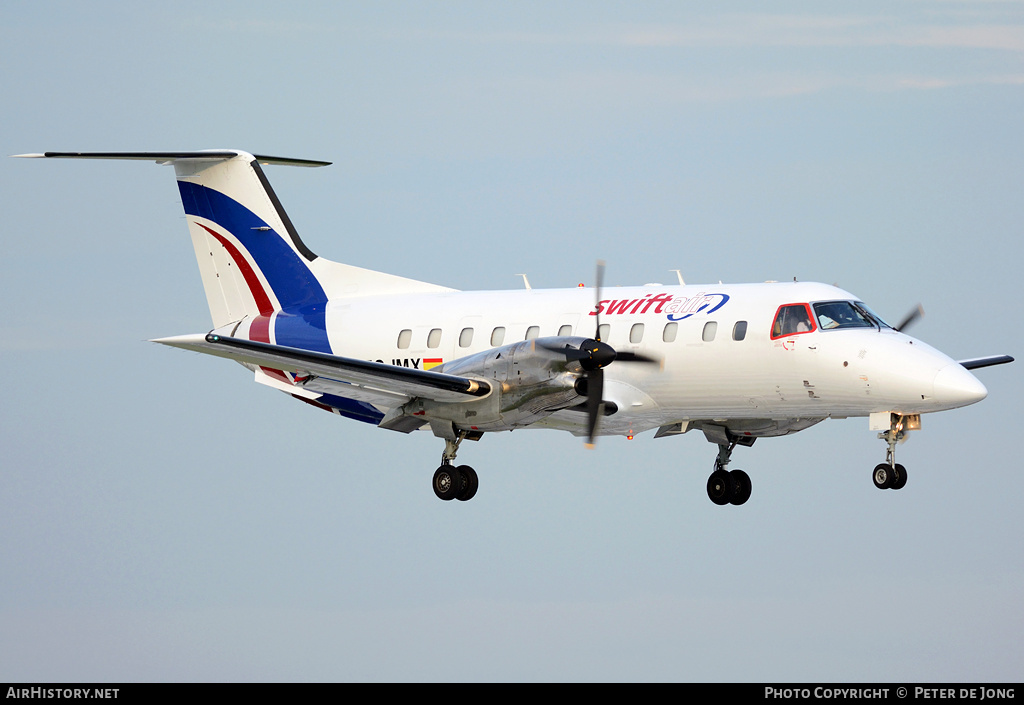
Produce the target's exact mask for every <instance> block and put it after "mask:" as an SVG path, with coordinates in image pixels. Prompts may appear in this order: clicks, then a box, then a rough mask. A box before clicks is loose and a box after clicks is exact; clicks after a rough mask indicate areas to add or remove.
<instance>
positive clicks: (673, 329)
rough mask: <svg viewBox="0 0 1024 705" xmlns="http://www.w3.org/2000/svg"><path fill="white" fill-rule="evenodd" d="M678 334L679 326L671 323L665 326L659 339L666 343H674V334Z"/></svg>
mask: <svg viewBox="0 0 1024 705" xmlns="http://www.w3.org/2000/svg"><path fill="white" fill-rule="evenodd" d="M678 332H679V324H678V323H675V322H672V323H666V324H665V330H663V331H662V332H661V339H662V340H664V341H665V342H666V343H674V342H676V334H677V333H678Z"/></svg>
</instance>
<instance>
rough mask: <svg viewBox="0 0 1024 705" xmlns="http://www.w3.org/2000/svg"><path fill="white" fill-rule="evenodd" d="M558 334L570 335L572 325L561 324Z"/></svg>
mask: <svg viewBox="0 0 1024 705" xmlns="http://www.w3.org/2000/svg"><path fill="white" fill-rule="evenodd" d="M558 334H559V335H561V336H566V335H572V326H562V327H561V328H559V329H558Z"/></svg>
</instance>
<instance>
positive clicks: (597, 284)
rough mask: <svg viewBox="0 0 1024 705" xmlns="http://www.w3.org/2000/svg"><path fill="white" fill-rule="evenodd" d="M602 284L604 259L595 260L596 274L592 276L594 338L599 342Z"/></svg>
mask: <svg viewBox="0 0 1024 705" xmlns="http://www.w3.org/2000/svg"><path fill="white" fill-rule="evenodd" d="M603 284H604V260H603V259H599V260H597V276H596V277H595V278H594V291H595V292H596V293H595V294H594V340H596V341H598V342H601V312H600V309H601V286H602V285H603Z"/></svg>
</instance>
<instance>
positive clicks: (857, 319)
mask: <svg viewBox="0 0 1024 705" xmlns="http://www.w3.org/2000/svg"><path fill="white" fill-rule="evenodd" d="M814 315H815V317H816V318H817V321H818V327H819V328H821V329H822V330H835V329H837V328H879V327H882V328H888V327H889V326H887V325H886V324H885V321H883V320H882V319H881V318H879V317H878V316H876V315H875V314H874V313H872V312H871V309H869V308H868V307H867V306H865V305H864V304H862V303H860V302H859V301H858V302H853V301H824V302H821V303H817V304H814Z"/></svg>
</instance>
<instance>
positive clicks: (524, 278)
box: [516, 274, 533, 289]
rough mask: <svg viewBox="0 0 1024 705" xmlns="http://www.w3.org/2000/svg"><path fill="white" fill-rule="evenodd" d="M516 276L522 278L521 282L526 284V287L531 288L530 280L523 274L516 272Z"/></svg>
mask: <svg viewBox="0 0 1024 705" xmlns="http://www.w3.org/2000/svg"><path fill="white" fill-rule="evenodd" d="M516 276H517V277H522V278H523V284H524V285H526V288H527V289H532V288H533V287H532V286H530V280H529V279H527V278H526V275H525V274H517V275H516Z"/></svg>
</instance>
